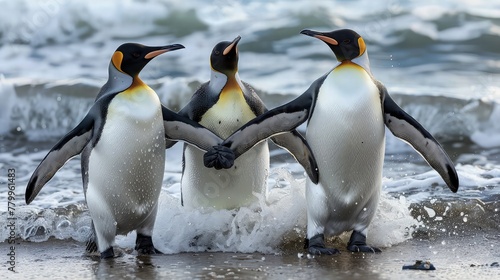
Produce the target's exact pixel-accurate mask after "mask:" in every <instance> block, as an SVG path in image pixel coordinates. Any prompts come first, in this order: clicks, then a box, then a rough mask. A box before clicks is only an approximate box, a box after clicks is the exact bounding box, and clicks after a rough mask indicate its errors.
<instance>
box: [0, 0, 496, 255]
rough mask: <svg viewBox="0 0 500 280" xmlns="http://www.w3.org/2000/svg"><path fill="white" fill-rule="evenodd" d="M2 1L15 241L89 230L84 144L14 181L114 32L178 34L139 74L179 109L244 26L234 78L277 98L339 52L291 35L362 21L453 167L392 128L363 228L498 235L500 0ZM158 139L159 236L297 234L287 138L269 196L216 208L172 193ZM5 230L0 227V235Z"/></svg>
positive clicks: (0, 117) (51, 139)
mask: <svg viewBox="0 0 500 280" xmlns="http://www.w3.org/2000/svg"><path fill="white" fill-rule="evenodd" d="M0 7H1V8H0V97H1V100H0V139H1V142H0V171H1V173H0V186H1V189H0V203H2V205H1V207H0V220H2V224H3V223H4V222H3V221H6V218H7V212H6V211H7V200H8V193H7V179H8V175H7V174H8V173H7V170H8V169H15V176H16V177H15V179H16V181H15V183H16V189H15V192H16V209H15V211H16V215H17V217H18V219H17V228H16V235H17V236H18V237H19V238H20V240H25V241H35V242H47V240H50V239H51V238H56V239H62V240H76V241H78V242H83V241H84V240H85V237H86V236H87V234H88V233H89V230H90V228H89V226H90V217H89V215H88V211H87V209H86V205H85V200H84V195H83V189H82V181H81V175H80V161H79V157H76V158H74V159H72V160H70V161H69V162H67V164H66V165H65V166H64V167H63V168H62V169H61V170H60V171H59V172H58V173H57V174H56V175H55V176H54V178H53V179H52V180H51V181H50V182H49V183H47V185H46V186H45V187H44V188H43V189H42V191H41V192H40V194H39V195H38V197H37V198H36V199H35V200H34V201H33V203H31V204H30V205H29V206H28V205H26V204H25V202H24V192H25V188H26V183H27V181H28V179H29V178H30V176H31V174H32V172H33V171H34V170H35V168H36V166H37V165H38V164H39V162H40V161H41V159H42V158H43V157H44V156H45V154H46V153H47V152H48V150H49V149H50V148H51V147H52V145H54V144H55V143H56V142H57V140H58V139H59V138H60V137H62V136H63V135H64V134H65V133H67V132H68V131H69V130H71V129H72V128H73V127H74V126H76V124H78V123H79V122H80V120H81V119H82V118H83V117H84V116H85V114H86V113H87V111H88V110H89V108H90V106H91V104H92V103H93V101H94V98H95V96H96V94H97V92H98V91H99V88H100V87H101V86H102V85H103V84H104V83H105V82H106V80H107V71H108V63H109V60H110V57H111V55H112V53H113V51H114V50H115V49H116V48H117V47H118V46H119V45H120V44H122V43H124V42H137V43H142V44H146V45H165V44H173V43H180V44H183V45H184V46H185V47H186V48H185V49H183V50H180V51H176V52H172V53H168V54H166V55H162V56H160V57H158V58H156V59H155V60H154V61H152V62H151V63H149V64H148V65H147V66H146V67H145V69H144V70H143V71H142V73H141V78H142V79H143V80H144V81H145V82H146V83H148V84H149V85H150V86H151V87H153V88H154V89H155V90H156V92H157V93H158V95H159V96H160V99H161V101H162V103H163V104H164V105H165V106H167V107H169V108H171V109H172V110H179V109H180V108H182V107H183V106H184V105H185V104H186V103H187V102H188V101H189V99H190V97H191V95H192V94H193V92H194V91H195V90H196V89H197V87H198V86H199V85H200V84H201V83H203V82H205V81H207V80H208V79H209V77H210V65H209V55H210V52H211V50H212V48H213V47H214V45H215V44H217V43H218V42H220V41H230V40H232V39H234V38H235V37H236V36H238V35H240V36H241V37H242V39H241V41H240V43H239V45H238V47H239V54H240V60H239V75H240V78H241V79H242V80H243V81H246V82H248V83H249V84H251V85H252V86H253V87H254V88H255V89H256V90H257V91H258V94H259V95H260V96H261V97H262V99H263V100H264V102H265V103H266V105H267V107H268V108H272V107H275V106H277V105H280V104H283V103H285V102H287V101H289V100H291V99H293V98H294V97H296V96H298V95H300V94H301V93H302V92H304V91H305V90H306V89H307V88H308V87H309V85H310V84H311V83H312V82H313V81H314V80H315V79H316V78H318V77H320V76H321V75H323V74H324V73H326V72H327V71H328V70H329V69H331V68H332V67H333V65H334V63H335V57H334V55H333V53H332V52H331V50H330V49H329V48H328V47H327V46H326V45H325V44H324V43H322V42H321V41H319V40H315V39H313V38H310V37H307V36H303V35H300V34H299V32H300V31H301V30H302V29H304V28H308V29H314V30H320V31H330V30H333V29H340V28H350V29H354V30H355V31H357V32H358V33H359V34H361V36H363V38H364V39H365V42H366V44H367V49H368V53H369V57H370V63H371V69H372V73H373V75H374V76H375V77H376V78H377V79H378V80H380V81H382V82H383V83H384V84H385V86H386V87H387V89H388V90H389V93H390V94H391V95H392V96H393V98H394V99H395V100H396V102H398V103H399V104H400V105H401V107H402V108H403V109H404V110H406V111H407V112H408V113H409V114H411V115H412V116H413V117H414V118H415V119H417V120H418V121H419V122H420V123H421V124H422V125H423V126H424V127H425V128H426V129H427V130H428V131H430V132H431V133H432V134H433V135H434V136H435V137H436V138H437V139H438V140H439V141H440V142H441V143H442V144H443V146H444V148H445V150H446V151H447V152H448V153H449V155H450V157H451V159H452V160H453V161H454V163H455V165H456V169H457V172H458V175H459V178H460V188H459V190H458V192H457V193H456V194H454V193H452V192H451V191H450V190H449V189H448V188H447V187H446V185H445V183H444V182H443V181H442V179H441V178H440V177H439V175H438V174H437V173H436V172H435V171H434V170H432V168H430V167H429V166H428V165H427V163H426V162H425V161H424V160H423V159H422V158H421V157H420V155H419V154H418V153H416V152H415V151H414V150H413V149H412V148H411V147H410V146H408V145H407V144H406V143H403V142H402V141H400V140H398V139H396V138H395V137H393V136H392V134H391V133H390V131H387V147H386V156H385V165H384V173H383V184H382V185H383V194H382V199H381V202H380V205H379V210H378V212H377V215H376V217H375V219H374V221H373V223H372V226H371V229H370V233H369V240H370V243H372V244H374V245H377V246H381V247H385V248H387V247H391V246H396V245H398V244H400V243H402V242H404V241H406V240H409V239H412V238H417V237H416V236H418V238H422V236H440V237H446V236H462V235H464V236H465V235H467V236H470V235H477V234H479V233H480V232H482V231H489V232H496V233H497V237H498V230H499V229H500V3H499V2H498V1H486V0H478V1H472V0H469V1H468V0H458V1H452V0H445V1H433V0H425V1H402V0H401V1H398V0H389V1H369V0H361V1H281V0H279V1H229V0H218V1H212V2H206V1H201V0H188V1H182V2H180V1H161V0H140V1H139V0H136V1H134V0H120V1H118V0H102V1H83V0H74V1H63V0H45V1H30V0H20V1H8V0H0ZM301 131H302V132H303V131H304V127H303V126H302V127H301ZM166 153H167V164H166V169H165V176H164V181H163V190H162V193H161V196H160V210H159V215H158V218H157V223H156V228H155V231H154V235H153V240H154V241H155V243H156V244H158V245H157V246H158V247H159V249H160V250H162V251H163V252H165V253H171V254H173V253H179V252H204V251H210V252H242V253H251V252H259V253H266V254H274V253H278V254H279V253H282V252H284V251H287V250H288V251H290V250H292V249H290V248H295V247H296V248H300V244H299V245H297V244H298V243H300V242H301V240H302V238H303V237H304V236H305V227H306V214H305V200H304V187H305V174H304V172H303V169H302V167H301V166H300V165H299V164H298V163H296V161H295V160H294V159H293V158H292V157H291V156H289V155H288V154H287V152H286V151H284V150H281V149H278V148H273V149H272V151H271V156H272V158H271V170H270V177H269V179H268V184H267V187H268V190H267V195H263V196H261V197H260V202H259V203H258V204H256V205H252V206H250V207H242V208H240V209H238V210H219V211H208V210H199V211H187V210H185V209H183V208H182V207H181V205H180V184H179V182H180V177H181V160H182V145H181V144H177V145H175V146H174V147H173V148H172V149H169V150H167V151H166ZM200 234H201V235H202V236H203V238H201V239H198V243H197V244H196V245H193V244H192V242H190V241H191V240H193V238H195V237H196V236H199V235H200ZM9 235H10V231H9V229H8V228H7V227H1V228H0V240H6V239H7V238H8V237H9ZM342 238H344V239H345V237H342ZM134 240H135V234H134V233H132V234H129V235H128V236H119V237H118V238H117V244H118V246H120V247H124V248H133V246H134ZM493 245H494V246H496V248H498V247H499V246H498V244H493ZM443 246H444V244H443ZM292 251H293V250H292Z"/></svg>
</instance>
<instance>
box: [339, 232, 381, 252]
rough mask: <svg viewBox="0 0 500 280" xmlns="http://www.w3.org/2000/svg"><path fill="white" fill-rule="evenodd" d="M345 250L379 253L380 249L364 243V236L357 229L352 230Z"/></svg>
mask: <svg viewBox="0 0 500 280" xmlns="http://www.w3.org/2000/svg"><path fill="white" fill-rule="evenodd" d="M347 250H349V251H351V252H363V253H381V252H382V250H380V249H379V248H376V247H372V246H368V245H366V236H365V235H364V234H362V233H361V232H359V231H353V232H352V234H351V238H350V239H349V243H347Z"/></svg>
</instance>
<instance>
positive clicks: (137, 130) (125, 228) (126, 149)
mask: <svg viewBox="0 0 500 280" xmlns="http://www.w3.org/2000/svg"><path fill="white" fill-rule="evenodd" d="M164 167H165V134H164V128H163V117H162V112H161V105H160V101H159V99H158V97H157V95H156V94H155V93H154V92H153V91H152V90H144V91H141V92H135V93H134V94H133V95H127V94H123V93H121V94H119V95H118V96H116V97H115V98H114V99H113V100H112V101H111V103H110V105H109V109H108V115H107V119H106V123H105V125H104V128H103V130H102V135H101V138H100V140H99V142H98V143H97V145H96V146H95V147H94V148H93V150H92V152H91V154H90V157H89V169H88V178H89V184H88V189H87V195H86V197H87V203H88V205H89V210H90V212H91V215H92V217H93V218H94V219H96V218H103V219H112V220H114V222H115V223H116V226H117V233H126V232H129V231H131V230H133V229H137V228H139V226H140V225H141V223H142V222H143V221H144V220H145V219H146V218H147V217H148V216H149V215H151V214H153V215H156V213H151V212H152V210H155V209H156V205H157V202H158V197H159V194H160V190H161V184H162V180H163V172H164ZM109 215H111V217H109Z"/></svg>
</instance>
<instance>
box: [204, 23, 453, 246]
mask: <svg viewBox="0 0 500 280" xmlns="http://www.w3.org/2000/svg"><path fill="white" fill-rule="evenodd" d="M301 33H302V34H304V35H307V36H312V37H314V38H317V39H320V40H321V41H323V42H325V43H326V44H327V45H328V46H329V47H330V49H331V50H332V51H333V52H334V54H335V56H336V57H337V63H336V65H335V66H334V68H333V69H332V70H330V71H328V72H327V73H326V74H325V75H323V76H322V77H320V78H319V79H317V80H316V81H314V82H313V83H312V85H311V86H310V87H309V89H308V90H306V91H305V92H304V93H303V94H302V95H300V96H299V97H297V98H296V99H295V100H292V101H291V102H289V103H287V104H285V105H282V106H279V107H276V108H274V109H272V110H270V111H268V112H266V113H265V114H263V115H261V116H259V117H257V118H255V119H254V120H252V121H250V122H249V123H247V124H246V125H244V126H243V127H242V128H240V129H238V130H237V131H236V132H235V133H233V134H232V135H231V136H230V137H228V138H227V139H226V140H225V141H224V142H223V145H224V146H227V147H229V148H231V149H232V150H234V151H237V153H238V154H242V153H244V151H245V150H247V149H249V148H250V147H252V146H253V145H255V143H258V142H259V141H262V139H263V138H265V137H269V136H272V135H274V133H278V132H282V131H289V130H290V129H294V128H296V127H297V126H298V125H300V124H301V123H303V122H305V121H306V120H307V119H308V124H307V131H306V139H307V142H308V143H309V145H310V147H311V149H312V151H313V154H314V156H315V158H316V160H317V162H318V167H319V183H318V184H314V183H313V182H311V181H308V182H307V183H306V201H307V239H306V248H307V249H308V251H309V253H311V254H316V255H320V254H328V255H331V254H335V253H338V252H339V251H338V250H337V249H335V248H327V247H325V242H324V236H325V234H326V235H330V236H332V235H339V234H341V233H343V232H345V231H352V234H351V238H350V240H349V242H348V245H347V249H348V250H349V251H351V252H380V249H378V248H375V247H372V246H369V245H367V244H366V235H367V232H368V230H367V229H368V226H369V224H370V222H371V221H372V219H373V216H374V214H375V211H376V209H377V205H378V201H379V197H380V191H381V181H382V167H383V162H384V150H385V128H384V124H385V126H387V127H388V128H389V130H390V131H391V132H392V133H393V134H394V135H395V136H396V137H398V138H400V139H402V140H403V141H405V142H407V143H408V144H410V145H411V146H412V147H413V148H414V149H415V150H416V151H417V152H418V153H420V155H421V156H422V157H423V158H424V159H425V160H426V161H427V163H429V165H430V166H431V167H432V168H434V169H435V170H436V171H437V172H438V173H439V174H440V176H441V177H442V178H443V180H444V181H445V183H446V184H447V185H448V187H449V188H450V189H451V191H453V192H456V191H457V190H458V186H459V180H458V176H457V173H456V170H455V167H454V165H453V162H452V161H451V160H450V158H449V157H448V155H447V153H446V152H445V151H444V149H443V148H442V146H441V145H440V144H439V143H438V142H437V141H436V140H435V139H434V137H433V136H432V135H431V134H430V133H429V132H428V131H426V130H425V129H424V128H423V127H422V125H420V124H419V123H418V122H417V121H416V120H415V119H413V118H412V117H411V116H410V115H408V114H407V113H406V112H405V111H403V110H402V109H401V108H400V107H399V106H398V105H397V104H396V103H395V102H394V101H393V99H392V98H391V97H390V96H389V94H388V92H387V90H386V88H385V87H384V85H383V84H382V83H381V82H379V81H377V80H376V79H375V78H374V77H373V76H372V74H371V71H370V68H369V60H368V53H367V49H366V45H365V42H364V40H363V38H362V37H361V36H360V35H359V34H358V33H356V32H354V31H352V30H348V29H342V30H336V31H332V32H317V31H312V30H303V31H302V32H301ZM213 151H214V152H217V150H216V149H213ZM210 154H211V152H210V151H209V152H208V153H207V154H206V156H207V157H210V156H211V155H210ZM207 163H209V164H208V165H207V166H208V167H210V166H212V165H213V163H210V162H207Z"/></svg>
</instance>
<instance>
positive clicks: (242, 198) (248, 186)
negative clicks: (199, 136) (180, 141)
mask: <svg viewBox="0 0 500 280" xmlns="http://www.w3.org/2000/svg"><path fill="white" fill-rule="evenodd" d="M242 98H243V96H242V95H241V93H234V94H228V95H227V96H226V97H225V98H224V100H222V99H221V100H219V102H218V103H217V104H216V105H215V106H213V107H212V108H210V110H208V111H207V112H206V113H205V115H204V117H203V119H202V120H201V121H200V124H202V125H203V126H205V127H206V128H208V129H210V130H211V131H213V132H214V133H215V134H217V135H218V136H219V137H221V138H222V139H225V138H226V137H228V136H229V135H231V134H232V133H233V132H234V131H235V130H237V129H238V128H240V127H241V126H242V125H243V124H245V123H246V122H248V121H249V120H251V119H253V118H255V114H254V113H253V112H252V111H251V109H250V107H249V106H248V105H247V104H246V102H245V101H244V100H243V99H242ZM203 154H204V153H203V152H202V151H200V150H198V149H197V148H195V147H192V146H189V145H187V146H186V149H185V152H184V171H183V175H182V182H181V185H182V198H183V203H184V206H187V207H190V208H196V207H214V208H216V209H231V208H236V207H240V206H244V205H248V204H250V203H252V202H253V201H256V200H257V196H255V195H254V194H253V193H257V194H263V193H264V190H265V187H266V179H267V176H268V173H269V148H268V145H267V142H263V143H260V144H258V145H256V146H255V147H253V148H252V149H250V150H249V151H247V152H246V153H245V154H243V155H242V156H241V157H239V158H238V159H237V160H236V161H235V163H234V166H233V167H231V168H230V169H226V170H215V169H213V168H206V167H205V166H204V165H203Z"/></svg>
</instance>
